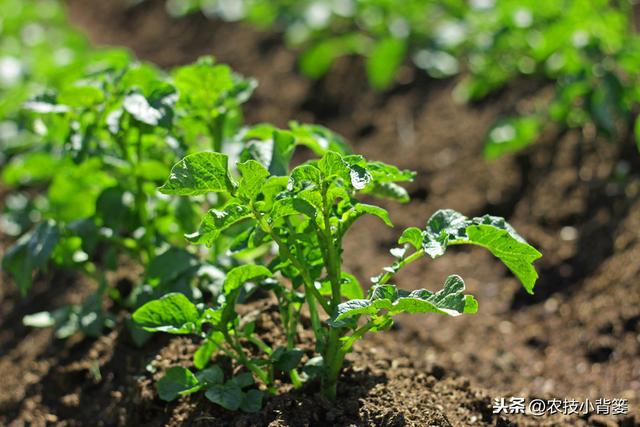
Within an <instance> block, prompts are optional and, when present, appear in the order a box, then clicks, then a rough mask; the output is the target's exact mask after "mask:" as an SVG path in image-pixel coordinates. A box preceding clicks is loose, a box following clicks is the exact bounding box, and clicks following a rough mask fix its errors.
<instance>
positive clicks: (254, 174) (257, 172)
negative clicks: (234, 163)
mask: <svg viewBox="0 0 640 427" xmlns="http://www.w3.org/2000/svg"><path fill="white" fill-rule="evenodd" d="M238 171H239V172H240V174H241V175H242V179H240V183H239V184H238V195H239V196H243V197H245V198H247V199H248V200H255V198H256V196H258V194H260V192H261V191H262V186H263V185H264V183H265V182H266V181H267V178H268V177H269V171H268V170H267V169H266V168H265V167H264V166H262V164H260V163H258V162H256V161H255V160H247V161H246V162H244V163H238Z"/></svg>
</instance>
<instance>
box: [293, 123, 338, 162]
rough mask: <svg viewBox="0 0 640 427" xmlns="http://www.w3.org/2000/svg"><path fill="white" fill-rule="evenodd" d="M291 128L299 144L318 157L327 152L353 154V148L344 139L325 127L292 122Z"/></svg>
mask: <svg viewBox="0 0 640 427" xmlns="http://www.w3.org/2000/svg"><path fill="white" fill-rule="evenodd" d="M289 127H290V128H291V132H292V133H293V136H294V137H295V138H296V141H297V143H298V144H300V145H304V146H306V147H308V148H309V149H311V150H312V151H313V152H314V153H315V154H316V155H318V156H323V155H324V153H326V152H327V151H335V152H336V153H339V154H350V153H351V148H350V147H349V144H348V143H347V142H346V141H345V140H344V138H343V137H341V136H340V135H338V134H337V133H335V132H333V131H332V130H330V129H327V128H326V127H324V126H320V125H313V124H300V123H297V122H290V123H289Z"/></svg>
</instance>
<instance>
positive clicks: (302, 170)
mask: <svg viewBox="0 0 640 427" xmlns="http://www.w3.org/2000/svg"><path fill="white" fill-rule="evenodd" d="M321 185H322V174H321V172H320V169H318V168H317V167H316V166H315V165H310V164H304V165H300V166H298V167H296V168H294V169H293V170H292V171H291V174H290V175H289V183H288V184H287V189H288V190H289V191H300V190H302V189H305V188H309V187H312V188H320V186H321Z"/></svg>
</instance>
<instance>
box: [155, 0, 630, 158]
mask: <svg viewBox="0 0 640 427" xmlns="http://www.w3.org/2000/svg"><path fill="white" fill-rule="evenodd" d="M167 4H168V8H169V11H170V12H171V13H173V14H174V15H183V14H186V13H190V12H193V11H194V10H197V9H202V10H203V11H204V12H205V14H207V15H209V16H212V17H218V18H222V19H224V20H232V21H235V20H244V21H247V22H249V23H252V24H254V25H256V26H258V27H260V28H265V29H272V28H273V27H274V26H275V27H276V28H279V29H282V30H283V31H284V32H285V38H286V40H287V41H288V42H289V43H290V44H291V45H293V46H295V47H297V48H301V50H302V53H301V56H300V66H301V69H302V71H303V72H304V73H305V74H306V75H308V76H309V77H311V78H319V77H322V76H323V75H324V74H326V73H327V72H328V71H329V69H330V68H331V65H332V64H333V63H334V62H335V61H336V60H337V59H338V58H340V57H343V56H347V55H359V56H362V57H363V58H364V62H365V66H366V72H367V77H368V80H369V83H370V84H371V86H372V87H373V88H374V89H378V90H383V89H387V88H389V87H390V86H391V85H392V84H393V82H394V80H395V77H396V75H397V74H398V72H399V69H400V66H401V65H402V64H403V63H405V62H409V59H411V60H412V62H413V64H414V65H415V66H416V67H417V68H419V69H422V70H424V71H425V72H426V73H428V74H429V75H430V76H432V77H435V78H445V77H450V76H453V75H456V74H458V73H461V72H462V73H463V78H462V79H461V80H460V83H459V85H458V86H457V87H456V89H455V93H454V94H455V96H456V98H457V99H458V100H460V101H477V100H480V99H483V98H485V97H486V96H487V95H489V94H491V93H494V92H495V91H497V90H499V89H500V88H502V87H504V86H505V85H506V84H507V83H509V82H510V81H513V80H514V79H516V78H517V77H519V76H523V77H526V78H528V79H534V78H535V79H538V80H541V79H546V80H551V81H552V82H553V83H554V84H555V96H554V97H553V99H551V100H550V101H540V102H538V103H537V105H536V106H535V107H533V108H530V110H531V111H528V112H526V114H524V115H523V116H522V117H512V118H503V119H501V121H499V122H498V123H497V124H496V125H495V126H494V127H493V129H492V130H491V131H490V133H489V135H488V136H487V147H486V150H485V155H486V156H487V158H489V159H493V158H495V157H497V156H500V155H503V154H505V153H511V152H515V151H518V150H521V149H523V148H525V147H527V146H528V145H530V144H532V143H533V142H535V141H536V140H537V139H538V138H539V135H540V133H541V131H542V130H543V129H545V128H546V129H551V130H555V129H556V127H557V128H559V131H562V130H564V129H570V128H583V127H585V126H590V125H593V126H595V128H596V129H597V130H598V133H599V134H601V135H603V136H605V137H608V138H611V139H616V138H617V137H618V136H620V135H619V133H620V129H626V128H628V125H629V124H631V123H632V120H634V112H635V111H636V110H637V109H638V104H639V103H640V97H639V94H640V81H639V80H638V73H637V69H638V66H639V61H640V37H639V36H638V35H637V32H636V31H635V30H634V28H633V26H632V21H633V20H632V19H631V18H630V17H632V16H633V4H632V2H629V1H627V0H624V1H621V2H615V3H612V2H610V1H606V0H577V1H576V0H560V1H558V0H542V1H534V0H489V1H469V2H466V1H459V0H446V1H435V0H384V1H381V0H353V1H331V0H303V1H296V2H291V1H288V0H279V1H272V0H269V1H266V0H239V1H237V2H232V3H230V2H226V1H218V0H206V1H205V0H169V1H168V3H167ZM554 125H555V126H554ZM624 136H625V137H626V135H624Z"/></svg>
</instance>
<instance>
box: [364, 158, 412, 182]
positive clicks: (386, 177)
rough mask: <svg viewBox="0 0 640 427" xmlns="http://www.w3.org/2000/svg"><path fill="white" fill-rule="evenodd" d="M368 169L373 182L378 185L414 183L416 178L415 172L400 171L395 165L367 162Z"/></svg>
mask: <svg viewBox="0 0 640 427" xmlns="http://www.w3.org/2000/svg"><path fill="white" fill-rule="evenodd" d="M366 168H367V172H369V174H370V175H371V178H372V180H373V181H374V182H377V183H387V182H406V181H413V179H414V178H415V176H416V173H415V172H413V171H410V170H400V169H398V168H397V167H395V166H393V165H388V164H386V163H383V162H378V161H374V162H367V164H366Z"/></svg>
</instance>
